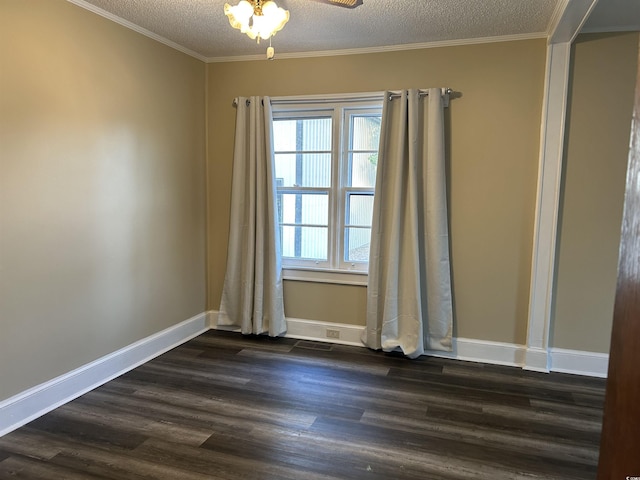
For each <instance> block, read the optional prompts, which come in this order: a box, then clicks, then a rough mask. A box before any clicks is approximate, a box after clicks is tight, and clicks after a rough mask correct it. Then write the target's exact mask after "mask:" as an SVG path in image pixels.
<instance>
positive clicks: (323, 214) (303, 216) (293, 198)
mask: <svg viewBox="0 0 640 480" xmlns="http://www.w3.org/2000/svg"><path fill="white" fill-rule="evenodd" d="M328 202H329V198H328V195H327V194H317V193H282V194H278V214H279V216H280V223H297V224H311V225H328V224H329V203H328Z"/></svg>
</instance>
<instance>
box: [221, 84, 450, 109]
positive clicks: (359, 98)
mask: <svg viewBox="0 0 640 480" xmlns="http://www.w3.org/2000/svg"><path fill="white" fill-rule="evenodd" d="M440 91H441V94H442V95H443V96H445V97H448V96H449V95H450V94H451V93H453V89H451V88H441V89H440ZM389 92H390V98H398V97H400V96H401V95H402V94H401V91H400V90H390V91H389ZM418 92H419V94H420V96H427V95H429V91H428V89H420V90H418ZM384 94H385V92H367V93H339V94H333V95H300V96H290V97H271V103H272V104H273V105H296V104H302V103H316V104H322V103H336V102H363V101H367V100H370V101H379V100H382V98H383V97H384ZM237 105H238V97H236V98H234V99H233V106H234V107H235V106H237ZM447 105H448V101H445V106H447Z"/></svg>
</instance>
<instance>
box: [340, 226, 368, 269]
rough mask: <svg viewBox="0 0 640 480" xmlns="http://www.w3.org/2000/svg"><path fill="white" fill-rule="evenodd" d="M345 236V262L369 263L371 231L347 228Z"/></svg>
mask: <svg viewBox="0 0 640 480" xmlns="http://www.w3.org/2000/svg"><path fill="white" fill-rule="evenodd" d="M344 235H345V239H344V244H345V246H346V249H345V250H346V251H345V252H344V253H345V260H346V261H347V262H368V261H369V244H370V242H371V229H370V228H357V227H347V228H346V229H345V232H344Z"/></svg>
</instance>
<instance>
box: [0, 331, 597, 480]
mask: <svg viewBox="0 0 640 480" xmlns="http://www.w3.org/2000/svg"><path fill="white" fill-rule="evenodd" d="M321 347H322V348H318V345H316V343H314V342H308V341H297V340H294V339H270V338H268V337H265V336H243V335H240V334H238V333H233V332H221V331H209V332H206V333H205V334H203V335H200V336H199V337H196V338H195V339H193V340H191V341H189V342H187V343H186V344H184V345H181V346H179V347H177V348H175V349H173V350H171V351H169V352H167V353H166V354H164V355H162V356H160V357H158V358H156V359H154V360H152V361H150V362H148V363H147V364H145V365H143V366H141V367H138V368H136V369H134V370H132V371H130V372H128V373H127V374H125V375H122V376H121V377H119V378H116V379H114V380H112V381H111V382H109V383H107V384H105V385H103V386H102V387H99V388H97V389H95V390H94V391H92V392H89V393H87V394H85V395H83V396H82V397H80V398H78V399H76V400H74V401H73V402H71V403H69V404H67V405H65V406H62V407H60V408H58V409H56V410H54V411H52V412H50V413H49V414H47V415H45V416H43V417H41V418H39V419H37V420H35V421H34V422H31V423H30V424H28V425H27V426H25V427H22V428H20V429H18V430H16V431H15V432H12V433H11V434H8V435H6V436H4V437H2V438H0V480H1V479H3V478H34V479H49V478H52V479H53V478H55V479H57V478H70V479H72V480H75V479H76V478H86V479H92V478H109V479H127V480H141V479H151V478H152V479H159V480H164V479H171V480H173V479H187V480H201V479H205V478H206V479H210V480H216V479H224V480H241V479H242V480H244V479H250V480H251V479H255V480H300V479H304V480H338V479H339V480H348V479H354V480H361V479H367V480H378V479H385V480H387V479H405V480H468V479H476V480H531V479H532V478H535V479H537V480H590V479H594V478H595V471H596V462H597V454H598V443H599V437H600V429H601V422H602V404H603V398H604V385H605V382H604V380H602V379H593V378H583V377H578V376H574V375H566V374H539V373H536V372H526V371H523V370H521V369H518V368H511V367H503V366H497V365H484V364H478V363H472V362H460V361H455V360H450V359H445V358H435V357H421V358H420V359H417V360H409V359H406V358H405V357H403V356H401V355H398V354H395V353H391V354H385V353H381V352H373V351H371V350H368V349H364V348H358V347H349V346H344V345H321Z"/></svg>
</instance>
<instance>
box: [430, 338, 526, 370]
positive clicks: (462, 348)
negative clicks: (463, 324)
mask: <svg viewBox="0 0 640 480" xmlns="http://www.w3.org/2000/svg"><path fill="white" fill-rule="evenodd" d="M428 355H433V356H436V357H444V358H454V359H456V360H464V361H467V362H480V363H490V364H493V365H507V366H509V367H521V366H522V365H523V360H524V346H523V345H516V344H514V343H503V342H492V341H490V340H476V339H473V338H454V339H453V351H452V352H438V351H432V352H428Z"/></svg>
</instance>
